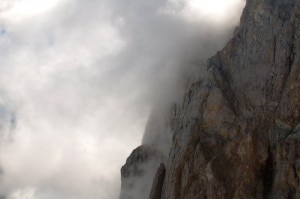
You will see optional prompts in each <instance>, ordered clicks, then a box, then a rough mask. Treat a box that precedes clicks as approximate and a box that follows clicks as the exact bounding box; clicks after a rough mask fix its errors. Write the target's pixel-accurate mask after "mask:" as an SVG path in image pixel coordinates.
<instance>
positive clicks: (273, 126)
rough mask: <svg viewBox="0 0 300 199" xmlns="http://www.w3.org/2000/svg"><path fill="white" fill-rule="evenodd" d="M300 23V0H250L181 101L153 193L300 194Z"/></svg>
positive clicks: (213, 196)
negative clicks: (231, 33) (228, 36)
mask: <svg viewBox="0 0 300 199" xmlns="http://www.w3.org/2000/svg"><path fill="white" fill-rule="evenodd" d="M299 26H300V0H248V1H247V4H246V7H245V9H244V12H243V15H242V17H241V23H240V26H239V27H238V28H237V29H236V30H235V32H234V37H233V39H231V40H230V41H229V43H228V44H227V45H226V47H225V48H224V49H223V50H221V51H219V52H218V53H217V54H216V55H215V56H214V57H212V58H211V59H209V61H208V63H207V66H206V67H205V70H201V72H199V78H198V79H197V80H196V81H195V82H193V84H192V85H191V87H190V88H189V89H188V90H187V91H186V94H185V97H184V100H183V102H182V104H180V105H178V106H177V107H176V111H175V114H174V115H173V116H172V122H171V125H172V126H171V129H173V133H174V135H173V140H172V146H171V149H170V153H169V157H168V158H167V161H161V162H163V163H164V164H165V166H160V167H159V163H157V164H156V168H158V167H159V169H158V172H157V174H156V176H155V177H154V174H152V175H151V176H153V177H152V181H153V179H154V178H155V180H154V181H153V185H152V190H151V195H150V198H151V199H154V198H157V199H193V198H195V199H196V198H197V199H199V198H208V199H222V198H224V199H227V198H228V199H232V198H237V199H240V198H247V199H248V198H300V186H299V180H300V28H299ZM202 68H203V67H202ZM158 162H159V161H158ZM126 165H127V163H126ZM122 176H123V182H122V183H123V185H124V186H125V184H126V182H125V181H124V174H122ZM148 197H149V192H145V198H148ZM121 198H122V197H121Z"/></svg>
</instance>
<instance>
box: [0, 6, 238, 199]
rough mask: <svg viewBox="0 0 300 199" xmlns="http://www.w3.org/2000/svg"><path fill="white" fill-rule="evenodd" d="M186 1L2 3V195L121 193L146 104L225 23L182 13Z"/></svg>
mask: <svg viewBox="0 0 300 199" xmlns="http://www.w3.org/2000/svg"><path fill="white" fill-rule="evenodd" d="M189 2H190V1H188V2H187V3H183V2H181V3H180V2H179V3H180V4H182V5H183V7H182V8H180V9H173V8H174V4H172V5H171V4H170V2H168V1H164V0H154V1H148V0H141V1H133V0H130V1H122V0H111V1H106V0H100V1H99V0H84V1H83V0H72V1H69V0H64V1H57V0H52V1H51V0H48V1H36V0H3V1H1V2H0V61H1V66H0V108H1V107H4V108H3V111H1V110H2V109H1V110H0V116H1V115H3V117H0V119H1V120H2V123H7V126H8V127H7V128H3V129H2V135H1V137H2V142H1V146H0V148H1V150H0V155H1V157H0V162H1V165H2V168H3V172H4V173H3V176H2V177H1V178H2V179H1V182H0V183H1V186H0V196H1V195H3V194H6V195H10V198H9V199H27V198H28V199H35V198H39V199H40V198H45V199H50V198H51V199H52V198H57V199H60V198H61V199H68V198H70V199H71V198H72V199H74V198H76V199H95V198H101V199H112V198H117V197H118V193H119V186H120V176H119V171H120V167H121V165H122V164H123V163H124V162H125V159H126V157H127V156H128V155H129V153H130V152H131V150H132V149H133V148H134V147H135V146H137V145H139V143H140V142H141V139H142V134H143V131H144V128H145V124H146V121H147V117H148V115H149V113H150V110H151V109H152V106H153V104H155V103H157V102H158V101H172V98H173V97H175V96H176V95H177V94H176V93H177V91H176V89H178V87H179V85H180V82H181V79H179V78H178V74H179V73H187V72H188V71H189V70H190V67H189V66H190V65H192V63H194V62H200V61H203V59H205V58H207V57H208V56H210V55H212V54H213V53H214V52H215V50H216V49H219V48H220V47H222V46H223V45H224V43H225V42H226V40H227V38H228V37H229V34H228V32H229V30H231V29H232V25H231V24H230V25H228V24H227V26H225V25H224V27H223V26H222V27H219V26H218V25H215V26H214V25H209V20H208V19H207V20H195V21H193V22H192V23H191V22H190V21H188V20H186V19H187V18H186V16H185V15H183V14H182V13H183V12H186V11H184V10H185V9H192V8H190V7H191V6H192V7H193V5H192V4H191V5H190V4H189ZM193 9H194V8H193ZM170 10H172V14H171V15H170V14H169V13H170V12H169V11H170ZM162 11H163V12H162ZM193 12H198V11H197V9H196V8H195V10H194V11H193ZM197 17H200V15H199V16H197ZM224 23H225V22H224ZM208 33H209V34H208ZM208 35H209V36H208ZM206 45H208V46H209V47H207V46H206ZM203 49H205V51H203ZM10 117H11V118H10ZM14 120H16V122H15V121H14ZM2 123H1V122H0V124H2ZM13 123H16V127H15V128H14V127H13V128H11V127H9V125H13V126H14V125H15V124H13ZM12 129H14V131H13V132H12ZM12 133H13V134H12ZM11 138H12V139H11Z"/></svg>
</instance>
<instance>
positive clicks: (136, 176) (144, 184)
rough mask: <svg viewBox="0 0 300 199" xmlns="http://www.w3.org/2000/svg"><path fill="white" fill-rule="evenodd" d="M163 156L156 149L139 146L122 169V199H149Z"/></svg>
mask: <svg viewBox="0 0 300 199" xmlns="http://www.w3.org/2000/svg"><path fill="white" fill-rule="evenodd" d="M162 161H163V155H162V153H161V152H160V151H158V150H157V149H156V148H155V147H152V146H146V145H143V146H139V147H137V148H136V149H135V150H134V151H133V152H132V153H131V154H130V156H129V157H128V158H127V160H126V164H125V165H124V166H123V167H122V169H121V178H122V185H121V194H120V199H144V198H145V199H148V197H149V193H150V189H151V185H152V181H153V178H154V176H155V172H156V170H157V167H158V166H159V165H160V163H161V162H162Z"/></svg>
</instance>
